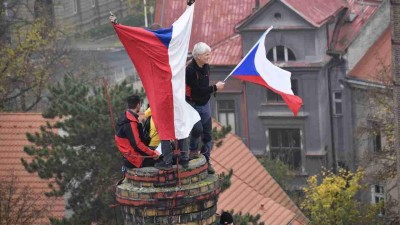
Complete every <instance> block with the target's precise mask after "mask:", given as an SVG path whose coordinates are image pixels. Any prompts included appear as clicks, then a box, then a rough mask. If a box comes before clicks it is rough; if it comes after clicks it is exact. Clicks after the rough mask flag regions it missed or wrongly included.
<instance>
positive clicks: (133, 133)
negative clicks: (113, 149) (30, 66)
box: [115, 95, 159, 168]
mask: <svg viewBox="0 0 400 225" xmlns="http://www.w3.org/2000/svg"><path fill="white" fill-rule="evenodd" d="M127 104H128V110H126V111H125V112H124V113H123V114H122V115H121V116H120V117H119V119H118V123H117V125H116V132H117V133H116V134H115V142H116V143H117V146H118V149H119V151H120V152H121V153H122V155H123V156H124V164H125V167H126V168H141V167H149V166H154V163H155V160H157V159H158V157H159V154H158V153H157V152H156V151H154V150H152V149H150V148H149V147H147V146H146V145H145V144H144V143H143V141H142V138H143V128H142V124H141V123H140V122H139V119H138V117H139V116H138V113H139V110H140V106H141V99H140V97H139V96H137V95H132V96H129V97H128V98H127Z"/></svg>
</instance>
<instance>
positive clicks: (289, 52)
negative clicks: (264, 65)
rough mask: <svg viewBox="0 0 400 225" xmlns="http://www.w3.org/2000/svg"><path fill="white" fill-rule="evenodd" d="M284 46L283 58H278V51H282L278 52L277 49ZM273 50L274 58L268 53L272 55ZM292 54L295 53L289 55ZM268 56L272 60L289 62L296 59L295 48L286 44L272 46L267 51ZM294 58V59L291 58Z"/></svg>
mask: <svg viewBox="0 0 400 225" xmlns="http://www.w3.org/2000/svg"><path fill="white" fill-rule="evenodd" d="M281 47H283V60H278V53H281V52H280V51H279V52H278V51H277V49H278V48H281ZM271 51H272V59H271V58H269V56H268V55H270V53H271ZM290 55H293V56H292V57H289V56H290ZM266 56H267V58H268V60H269V61H271V62H289V61H296V60H297V59H296V54H294V52H293V50H292V49H290V48H288V47H286V46H284V45H276V46H274V47H272V48H270V49H269V50H268V52H267V55H266ZM290 58H292V59H290Z"/></svg>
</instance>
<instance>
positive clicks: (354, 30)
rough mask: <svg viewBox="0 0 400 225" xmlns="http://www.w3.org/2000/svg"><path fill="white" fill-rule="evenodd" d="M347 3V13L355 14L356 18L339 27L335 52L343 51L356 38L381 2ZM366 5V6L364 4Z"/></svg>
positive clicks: (352, 0)
mask: <svg viewBox="0 0 400 225" xmlns="http://www.w3.org/2000/svg"><path fill="white" fill-rule="evenodd" d="M347 1H348V8H349V10H348V12H347V14H349V13H355V14H357V17H356V18H355V19H354V21H353V22H345V23H344V24H342V26H341V27H340V31H339V35H338V39H337V42H336V43H335V47H334V48H335V50H336V51H341V52H343V51H345V50H346V49H347V48H348V47H349V45H350V44H351V42H352V41H353V40H354V39H355V38H356V37H357V36H358V34H359V33H360V31H361V29H362V28H363V27H364V25H365V24H366V23H367V21H368V20H369V19H370V18H371V17H372V16H373V15H374V14H375V12H376V11H377V9H378V8H379V5H380V4H381V2H382V1H381V0H369V1H368V2H366V1H364V2H365V3H364V4H363V5H362V4H361V2H360V1H357V0H347ZM366 3H368V4H366Z"/></svg>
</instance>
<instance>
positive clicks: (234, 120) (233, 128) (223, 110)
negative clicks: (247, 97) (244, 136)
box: [216, 99, 237, 133]
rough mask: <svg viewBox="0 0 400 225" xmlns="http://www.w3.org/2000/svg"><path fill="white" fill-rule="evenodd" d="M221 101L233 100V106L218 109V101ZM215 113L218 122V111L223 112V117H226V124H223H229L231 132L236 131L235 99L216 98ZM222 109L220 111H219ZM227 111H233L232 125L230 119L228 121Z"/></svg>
mask: <svg viewBox="0 0 400 225" xmlns="http://www.w3.org/2000/svg"><path fill="white" fill-rule="evenodd" d="M223 101H232V102H233V108H232V109H220V102H223ZM216 106H217V107H216V109H217V110H216V113H217V119H218V122H220V121H221V119H220V113H223V114H225V117H226V118H225V119H226V123H227V124H226V125H224V126H228V125H230V126H231V129H232V130H231V132H232V133H236V132H237V122H236V101H235V99H218V100H216ZM221 110H222V111H221ZM228 113H233V126H232V125H231V124H230V123H229V122H230V121H229V116H228ZM220 123H221V124H222V122H220Z"/></svg>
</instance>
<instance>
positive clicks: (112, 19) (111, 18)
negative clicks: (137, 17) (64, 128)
mask: <svg viewBox="0 0 400 225" xmlns="http://www.w3.org/2000/svg"><path fill="white" fill-rule="evenodd" d="M108 19H109V20H110V22H111V23H112V24H118V22H117V17H116V16H114V15H111V16H110V17H108Z"/></svg>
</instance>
